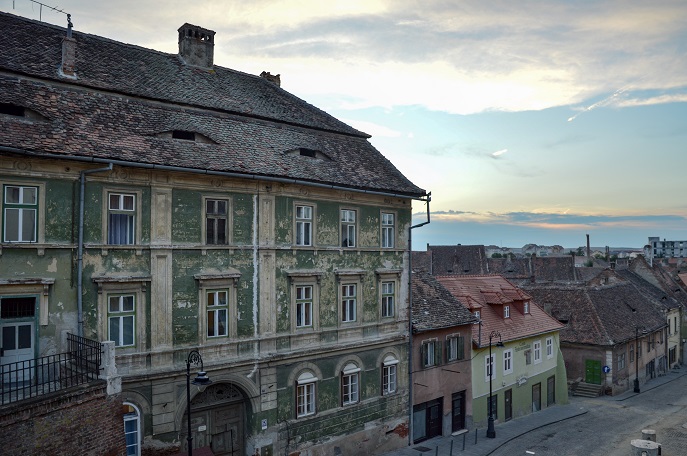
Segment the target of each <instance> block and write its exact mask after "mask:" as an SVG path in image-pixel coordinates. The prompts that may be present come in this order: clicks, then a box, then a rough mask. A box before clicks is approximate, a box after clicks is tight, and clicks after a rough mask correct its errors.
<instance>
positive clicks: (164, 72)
mask: <svg viewBox="0 0 687 456" xmlns="http://www.w3.org/2000/svg"><path fill="white" fill-rule="evenodd" d="M0 26H1V28H2V30H3V33H4V36H5V39H4V42H3V43H4V44H3V46H2V47H1V48H0V186H1V187H2V201H1V204H2V208H1V209H2V211H1V214H2V242H1V243H0V310H1V315H0V330H2V331H3V335H7V336H8V338H9V337H10V335H15V334H16V335H18V336H17V337H18V339H16V340H15V342H17V341H18V342H17V343H15V344H14V345H12V347H13V349H9V348H8V349H6V350H3V354H2V361H1V363H2V364H5V363H11V362H17V361H20V360H24V359H31V358H34V357H38V356H44V355H47V354H51V353H57V352H60V351H63V350H64V343H65V342H64V341H65V337H66V334H67V333H75V334H79V335H83V336H84V337H87V338H90V339H94V340H98V341H106V340H112V341H114V342H115V345H116V357H115V359H116V366H117V374H118V375H119V376H121V383H122V392H121V400H122V402H123V404H124V406H125V415H124V419H125V420H128V421H127V422H128V423H129V424H130V425H131V426H130V427H129V428H128V429H131V432H132V433H133V434H132V435H133V437H131V439H130V441H133V442H134V443H135V445H134V446H133V447H132V448H133V451H136V453H133V454H140V452H141V448H143V451H144V452H146V454H154V452H155V450H156V449H159V450H160V451H168V450H169V449H170V448H173V447H175V446H176V447H181V449H184V448H185V447H184V446H185V445H186V437H187V431H186V423H187V418H188V415H187V414H188V413H189V410H188V407H187V396H186V368H187V359H188V358H187V357H188V355H189V353H190V352H191V351H193V350H198V352H199V353H200V354H201V355H202V361H203V368H204V370H205V371H206V372H207V375H208V377H209V378H210V379H211V380H212V384H211V385H210V386H208V387H207V388H206V389H204V390H203V391H200V390H199V389H198V388H197V387H195V386H194V387H192V389H191V422H192V431H191V432H192V437H193V446H194V447H203V446H210V447H211V448H212V450H213V451H214V453H215V454H216V455H221V454H222V455H243V454H251V455H252V454H255V453H256V452H259V453H260V454H264V455H267V454H270V455H271V454H285V453H292V452H300V454H302V455H306V454H310V455H318V454H338V453H336V452H337V451H340V452H342V454H367V453H371V452H374V451H383V450H388V449H392V448H395V447H399V446H403V445H405V444H406V443H407V421H408V385H407V370H408V365H407V358H408V353H407V350H408V340H407V333H408V282H409V278H408V232H409V227H410V225H411V202H412V200H414V199H419V200H423V199H427V198H428V195H427V194H426V192H425V191H424V190H423V189H420V188H418V187H417V186H415V185H414V184H412V183H411V182H410V181H409V180H408V179H406V178H405V177H404V176H403V175H402V174H401V173H400V172H399V171H398V170H397V169H396V168H395V167H394V166H393V165H392V164H391V162H390V161H389V160H387V159H386V158H385V157H384V156H383V155H382V154H380V153H379V152H378V151H377V150H376V149H375V148H374V147H373V146H372V145H371V144H370V143H369V141H368V138H369V136H368V135H367V134H365V133H362V132H360V131H357V130H355V129H354V128H352V127H350V126H348V125H346V124H344V123H342V122H340V121H338V120H336V119H335V118H333V117H331V116H330V115H328V114H326V113H324V112H323V111H321V110H319V109H317V108H315V107H313V106H311V105H309V104H307V103H305V102H304V101H302V100H300V99H298V98H297V97H295V96H293V95H291V94H290V93H288V92H287V91H285V90H283V89H282V88H281V87H280V85H279V77H278V76H273V75H270V74H269V73H266V72H265V73H263V74H262V75H261V76H253V75H249V74H245V73H241V72H238V71H234V70H231V69H227V68H223V67H220V66H217V65H214V62H213V49H214V45H215V43H214V35H215V33H214V32H213V31H211V30H207V29H203V28H201V27H197V26H193V25H190V24H184V25H183V26H182V27H181V28H180V29H179V30H178V35H179V54H178V55H172V54H165V53H161V52H157V51H153V50H149V49H144V48H140V47H137V46H133V45H128V44H123V43H119V42H115V41H112V40H108V39H105V38H102V37H98V36H94V35H89V34H86V33H81V32H76V31H72V30H71V24H70V26H69V27H68V29H64V28H62V27H57V26H53V25H49V24H45V23H39V22H36V21H31V20H27V19H23V18H20V17H17V16H14V15H10V14H5V13H0ZM170 33H174V31H170ZM13 337H14V336H13ZM3 340H4V339H3ZM8 347H9V345H8ZM194 368H195V366H194ZM56 432H57V430H56Z"/></svg>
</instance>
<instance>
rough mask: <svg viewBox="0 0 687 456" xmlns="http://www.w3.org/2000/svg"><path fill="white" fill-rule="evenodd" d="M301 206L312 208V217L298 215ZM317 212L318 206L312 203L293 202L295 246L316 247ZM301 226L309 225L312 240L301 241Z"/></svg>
mask: <svg viewBox="0 0 687 456" xmlns="http://www.w3.org/2000/svg"><path fill="white" fill-rule="evenodd" d="M299 208H310V218H306V217H298V209H299ZM315 213H316V206H315V205H314V204H312V203H305V202H299V201H297V202H294V204H293V245H294V246H295V247H314V246H315ZM300 226H303V227H305V226H309V235H310V242H309V243H307V244H306V243H303V242H299V233H300V231H301V230H300V228H299V227H300Z"/></svg>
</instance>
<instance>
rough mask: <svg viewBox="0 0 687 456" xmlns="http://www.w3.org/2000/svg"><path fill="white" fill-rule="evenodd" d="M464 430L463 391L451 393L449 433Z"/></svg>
mask: <svg viewBox="0 0 687 456" xmlns="http://www.w3.org/2000/svg"><path fill="white" fill-rule="evenodd" d="M461 429H465V391H460V392H458V393H453V404H452V420H451V431H452V432H456V431H460V430H461Z"/></svg>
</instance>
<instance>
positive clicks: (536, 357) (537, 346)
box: [534, 340, 541, 364]
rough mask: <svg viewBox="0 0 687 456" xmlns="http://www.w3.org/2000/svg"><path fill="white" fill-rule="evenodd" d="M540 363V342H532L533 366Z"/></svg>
mask: <svg viewBox="0 0 687 456" xmlns="http://www.w3.org/2000/svg"><path fill="white" fill-rule="evenodd" d="M539 363H541V340H537V341H535V342H534V364H539Z"/></svg>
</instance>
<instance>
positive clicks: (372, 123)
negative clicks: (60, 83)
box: [0, 0, 687, 249]
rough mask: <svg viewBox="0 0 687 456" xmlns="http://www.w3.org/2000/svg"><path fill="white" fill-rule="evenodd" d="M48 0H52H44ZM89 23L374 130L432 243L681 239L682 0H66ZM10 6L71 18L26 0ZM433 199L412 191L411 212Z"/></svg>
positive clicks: (686, 57) (85, 26)
mask: <svg viewBox="0 0 687 456" xmlns="http://www.w3.org/2000/svg"><path fill="white" fill-rule="evenodd" d="M42 2H43V3H46V4H51V2H50V0H42ZM53 6H58V7H59V9H62V10H63V11H65V12H67V13H70V14H71V15H72V22H73V23H74V28H75V30H77V31H80V32H86V33H91V34H95V35H100V36H104V37H107V38H111V39H114V40H117V41H123V42H127V43H131V44H135V45H138V46H143V47H147V48H152V49H156V50H158V51H162V52H168V53H176V52H177V50H178V48H177V29H178V28H179V27H180V26H181V25H182V24H184V23H185V22H189V23H192V24H195V25H199V26H202V27H205V28H209V29H212V30H214V31H215V32H216V36H215V64H217V65H221V66H225V67H229V68H233V69H236V70H240V71H244V72H246V73H251V74H255V75H258V74H260V73H261V72H262V71H269V72H271V73H272V74H280V75H281V82H282V87H283V88H284V89H286V90H288V91H289V92H292V93H293V94H295V95H297V96H299V97H300V98H302V99H304V100H306V101H308V102H310V103H312V104H314V105H315V106H317V107H319V108H321V109H324V110H325V111H327V112H329V113H330V114H332V115H334V116H335V117H337V118H339V119H341V120H343V121H344V122H346V123H348V124H350V125H352V126H354V127H356V128H358V129H360V130H362V131H365V132H367V133H369V134H371V135H372V139H371V142H372V143H373V144H374V145H375V146H376V147H377V148H378V149H379V150H380V151H381V152H382V153H383V154H384V155H385V156H386V157H387V158H389V159H390V160H391V161H392V162H393V163H394V164H395V165H396V166H397V167H398V168H399V169H400V170H401V171H402V172H403V173H404V174H405V175H406V176H407V177H408V178H409V179H410V180H412V181H413V182H414V183H415V184H417V185H419V186H420V187H422V188H424V189H426V190H427V191H431V192H432V203H431V206H430V209H431V211H432V215H431V220H432V223H430V224H429V225H427V226H425V227H423V228H421V229H418V230H415V232H414V233H413V242H414V248H415V249H418V248H419V249H424V246H425V244H426V243H430V244H433V245H445V244H458V243H460V244H486V245H489V244H496V245H503V246H509V247H521V246H522V245H524V244H526V243H538V244H545V245H551V244H560V245H563V246H564V247H576V246H580V245H583V244H585V242H586V239H585V234H590V236H591V243H592V245H594V246H606V245H609V246H612V247H613V246H614V247H642V246H643V245H644V244H645V243H646V242H647V238H648V237H649V236H659V237H661V238H666V239H668V240H687V27H686V26H685V24H687V2H685V1H684V0H676V1H663V0H659V1H656V2H645V1H620V0H618V1H603V0H602V1H584V0H583V1H575V2H572V1H518V2H512V1H488V2H486V1H482V0H474V1H472V0H471V1H452V2H445V1H432V0H426V1H424V2H417V1H406V0H395V1H390V0H385V1H379V0H347V1H334V0H332V1H328V2H323V1H321V0H302V1H271V0H264V1H263V0H252V1H250V2H246V1H215V0H206V1H205V2H188V1H180V0H165V1H155V0H150V1H140V0H139V1H132V0H112V1H110V2H94V1H86V0H62V1H60V2H59V3H57V4H54V5H53ZM0 10H2V11H6V12H10V13H13V14H17V15H21V16H24V17H28V18H31V19H38V18H39V14H40V15H41V16H42V20H43V21H46V22H50V23H53V24H57V25H61V26H66V16H65V15H64V14H62V13H58V12H54V11H51V10H48V9H47V8H45V7H44V8H43V10H42V11H40V7H39V5H37V4H34V3H32V2H30V1H29V0H0ZM424 211H425V207H424V205H422V204H420V203H415V204H414V212H415V213H416V214H417V215H416V218H417V222H420V221H423V220H425V219H426V215H425V214H424Z"/></svg>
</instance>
